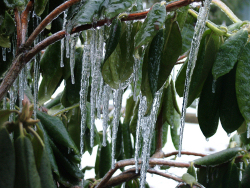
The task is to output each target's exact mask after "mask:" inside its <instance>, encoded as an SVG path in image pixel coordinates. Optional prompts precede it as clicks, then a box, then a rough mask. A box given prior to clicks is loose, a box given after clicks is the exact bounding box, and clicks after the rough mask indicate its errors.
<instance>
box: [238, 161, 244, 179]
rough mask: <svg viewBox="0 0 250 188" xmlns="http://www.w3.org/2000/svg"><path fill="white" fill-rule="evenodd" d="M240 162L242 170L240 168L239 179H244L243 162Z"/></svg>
mask: <svg viewBox="0 0 250 188" xmlns="http://www.w3.org/2000/svg"><path fill="white" fill-rule="evenodd" d="M239 163H240V170H239V180H240V181H241V180H242V170H243V162H239Z"/></svg>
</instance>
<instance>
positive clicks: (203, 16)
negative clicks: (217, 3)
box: [178, 0, 212, 157]
mask: <svg viewBox="0 0 250 188" xmlns="http://www.w3.org/2000/svg"><path fill="white" fill-rule="evenodd" d="M211 1H212V0H205V4H204V7H201V8H200V10H199V14H198V20H197V23H196V25H195V30H194V36H193V40H192V43H191V49H190V53H189V60H188V65H187V71H186V80H185V86H184V96H183V103H182V113H181V125H180V142H179V152H178V156H179V157H180V156H181V150H182V139H183V131H184V126H185V117H186V107H187V100H188V93H189V86H190V80H191V76H192V74H193V69H194V67H195V63H196V59H197V55H198V51H199V46H200V41H201V37H202V35H203V33H204V30H205V24H206V20H207V18H208V14H209V10H210V3H211Z"/></svg>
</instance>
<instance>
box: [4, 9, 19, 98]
mask: <svg viewBox="0 0 250 188" xmlns="http://www.w3.org/2000/svg"><path fill="white" fill-rule="evenodd" d="M14 14H15V21H16V33H17V37H16V38H17V43H16V53H18V50H19V47H20V45H21V42H22V23H21V18H20V14H19V11H18V9H17V8H15V9H14ZM4 95H5V94H4ZM0 100H2V98H0Z"/></svg>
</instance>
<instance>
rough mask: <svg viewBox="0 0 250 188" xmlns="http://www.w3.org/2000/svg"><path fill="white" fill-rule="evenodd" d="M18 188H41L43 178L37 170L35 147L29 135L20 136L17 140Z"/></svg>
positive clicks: (16, 180)
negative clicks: (41, 178)
mask: <svg viewBox="0 0 250 188" xmlns="http://www.w3.org/2000/svg"><path fill="white" fill-rule="evenodd" d="M15 155H16V156H18V157H16V173H15V186H14V187H16V188H19V187H20V188H22V187H27V188H28V187H30V188H33V187H34V188H41V180H40V177H39V174H38V172H37V168H36V163H35V157H34V153H33V147H32V144H31V141H30V139H29V138H28V137H25V136H19V137H18V138H17V139H16V140H15Z"/></svg>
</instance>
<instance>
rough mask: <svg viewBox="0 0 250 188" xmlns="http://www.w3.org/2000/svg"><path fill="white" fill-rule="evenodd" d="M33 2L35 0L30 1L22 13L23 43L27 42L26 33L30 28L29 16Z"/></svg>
mask: <svg viewBox="0 0 250 188" xmlns="http://www.w3.org/2000/svg"><path fill="white" fill-rule="evenodd" d="M33 3H34V0H31V1H29V3H28V4H27V6H26V9H25V10H24V11H23V13H22V14H21V23H22V30H21V33H22V44H24V43H25V39H26V33H27V29H28V17H29V12H30V11H31V10H32V8H33Z"/></svg>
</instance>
